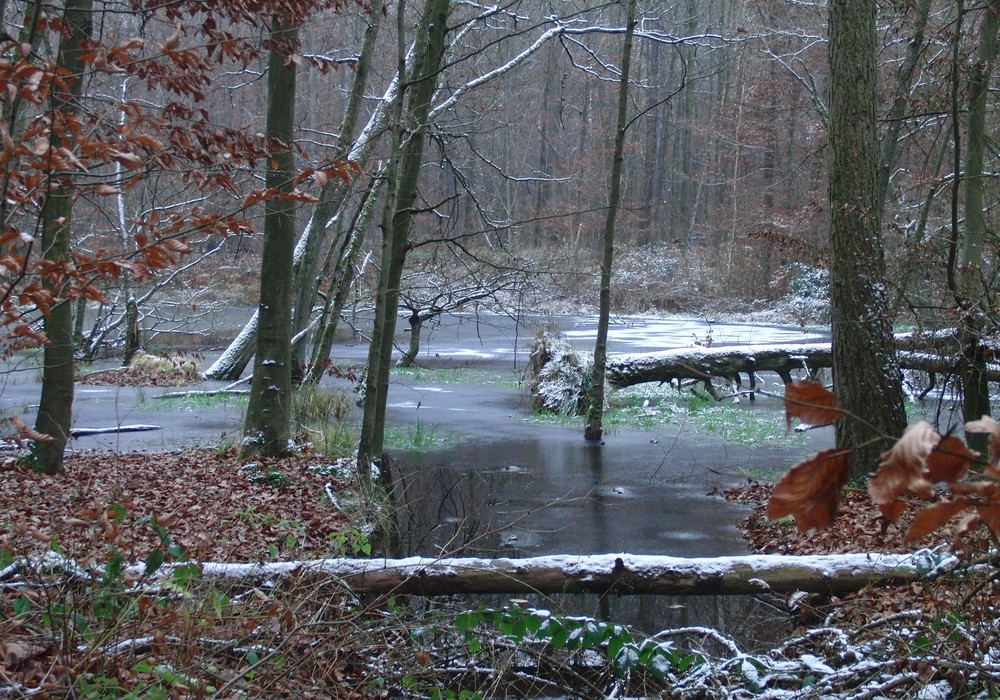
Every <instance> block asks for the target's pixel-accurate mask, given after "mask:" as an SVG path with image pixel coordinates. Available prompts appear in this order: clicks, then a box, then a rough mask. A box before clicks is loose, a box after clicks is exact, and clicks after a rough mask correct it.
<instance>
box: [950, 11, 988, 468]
mask: <svg viewBox="0 0 1000 700" xmlns="http://www.w3.org/2000/svg"><path fill="white" fill-rule="evenodd" d="M984 13H985V14H984V16H983V19H982V24H981V25H980V35H979V52H978V56H977V57H976V63H975V65H974V66H973V69H972V76H971V78H970V80H969V122H968V124H969V126H968V130H967V136H966V140H967V143H968V145H967V146H966V150H965V173H964V176H963V180H962V183H963V186H964V190H965V192H964V194H965V206H964V211H965V239H964V245H963V246H962V265H961V267H960V268H959V274H958V289H959V300H958V302H959V307H960V309H961V311H962V314H961V318H960V323H961V327H960V330H959V336H960V337H961V340H962V363H961V378H962V401H963V411H962V413H963V417H964V418H965V420H966V421H971V420H976V419H978V418H979V417H981V416H983V415H989V413H990V392H989V386H988V384H987V381H986V359H987V350H986V348H985V347H984V346H983V343H982V334H983V332H984V326H985V322H984V320H983V315H984V312H983V307H984V305H986V304H988V302H987V300H986V293H987V290H986V287H985V285H984V282H983V266H984V260H983V244H984V242H985V239H986V216H985V211H984V201H983V160H984V156H985V152H986V142H987V138H988V135H987V130H986V109H987V102H988V99H989V86H990V79H991V77H992V75H993V64H994V62H995V60H996V54H997V25H998V7H997V2H996V0H992V1H991V2H989V3H987V6H986V8H985V10H984ZM987 313H992V310H991V309H989V310H987ZM966 441H967V442H968V443H969V446H970V447H972V448H973V449H975V450H979V451H980V452H982V453H983V454H986V453H987V450H988V445H987V436H986V435H982V434H973V433H969V434H966Z"/></svg>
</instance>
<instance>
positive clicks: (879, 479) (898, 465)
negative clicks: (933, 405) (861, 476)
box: [868, 421, 941, 513]
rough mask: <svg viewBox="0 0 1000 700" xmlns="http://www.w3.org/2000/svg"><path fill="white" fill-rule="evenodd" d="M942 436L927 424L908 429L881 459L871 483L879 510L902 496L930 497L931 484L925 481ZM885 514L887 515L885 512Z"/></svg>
mask: <svg viewBox="0 0 1000 700" xmlns="http://www.w3.org/2000/svg"><path fill="white" fill-rule="evenodd" d="M940 441H941V436H940V435H938V432H937V431H936V430H935V429H934V427H933V426H932V425H931V424H930V423H928V422H927V421H920V422H919V423H914V424H913V425H910V426H908V427H907V428H906V430H905V431H904V432H903V436H902V437H901V438H899V440H897V441H896V444H895V445H893V446H892V449H891V450H889V451H888V452H886V453H885V454H883V455H882V464H881V466H879V470H878V472H877V473H876V474H875V475H874V476H871V477H870V478H869V479H868V494H869V495H870V496H871V498H872V500H873V501H874V502H875V503H877V504H878V505H879V506H882V505H888V504H890V503H892V502H893V501H895V500H896V499H897V498H899V497H900V496H905V495H914V496H921V497H924V498H927V497H929V496H930V488H931V485H930V482H929V481H927V479H926V478H925V477H924V473H925V471H926V468H927V458H928V457H930V454H931V451H932V450H933V449H934V448H935V447H937V444H938V443H939V442H940ZM883 513H885V511H883Z"/></svg>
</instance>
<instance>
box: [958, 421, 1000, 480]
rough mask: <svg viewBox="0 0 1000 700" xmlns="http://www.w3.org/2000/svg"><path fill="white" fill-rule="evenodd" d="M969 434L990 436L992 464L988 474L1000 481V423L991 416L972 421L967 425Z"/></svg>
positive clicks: (989, 465)
mask: <svg viewBox="0 0 1000 700" xmlns="http://www.w3.org/2000/svg"><path fill="white" fill-rule="evenodd" d="M965 432H967V433H986V434H987V435H989V443H988V444H989V447H990V462H989V464H988V465H987V466H986V473H987V474H988V475H989V476H992V477H994V478H998V479H1000V469H998V465H1000V423H998V422H997V421H996V420H995V419H993V418H990V417H989V416H983V417H982V418H980V419H979V420H970V421H969V422H968V423H966V424H965Z"/></svg>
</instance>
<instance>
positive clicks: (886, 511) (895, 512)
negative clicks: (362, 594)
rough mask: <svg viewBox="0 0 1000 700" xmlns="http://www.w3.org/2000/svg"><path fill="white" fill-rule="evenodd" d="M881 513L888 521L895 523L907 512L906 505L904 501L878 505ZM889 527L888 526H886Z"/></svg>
mask: <svg viewBox="0 0 1000 700" xmlns="http://www.w3.org/2000/svg"><path fill="white" fill-rule="evenodd" d="M878 509H879V512H881V513H882V517H883V518H885V519H886V520H892V521H895V520H896V519H897V518H899V516H901V515H902V514H903V512H904V511H905V510H906V503H904V502H903V501H892V502H891V503H880V504H878ZM886 526H888V524H886Z"/></svg>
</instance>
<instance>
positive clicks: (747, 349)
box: [607, 343, 833, 387]
mask: <svg viewBox="0 0 1000 700" xmlns="http://www.w3.org/2000/svg"><path fill="white" fill-rule="evenodd" d="M832 360H833V355H832V353H831V352H830V344H829V343H804V344H801V345H738V346H731V347H727V346H720V347H714V348H705V347H695V348H680V349H677V350H664V351H662V352H651V353H646V354H642V355H636V354H628V355H622V354H614V355H609V356H608V365H607V377H608V382H610V383H611V385H612V386H617V387H626V386H632V385H633V384H642V383H643V382H669V381H671V380H674V379H678V380H679V379H705V378H706V377H730V378H735V377H736V376H737V375H738V374H747V375H750V374H752V373H755V372H767V371H770V372H775V373H777V374H778V375H779V376H781V378H782V379H784V380H785V381H786V382H787V381H789V379H788V378H789V377H790V376H791V371H792V370H794V369H810V370H813V369H820V368H823V367H829V366H830V365H831V363H832Z"/></svg>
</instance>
